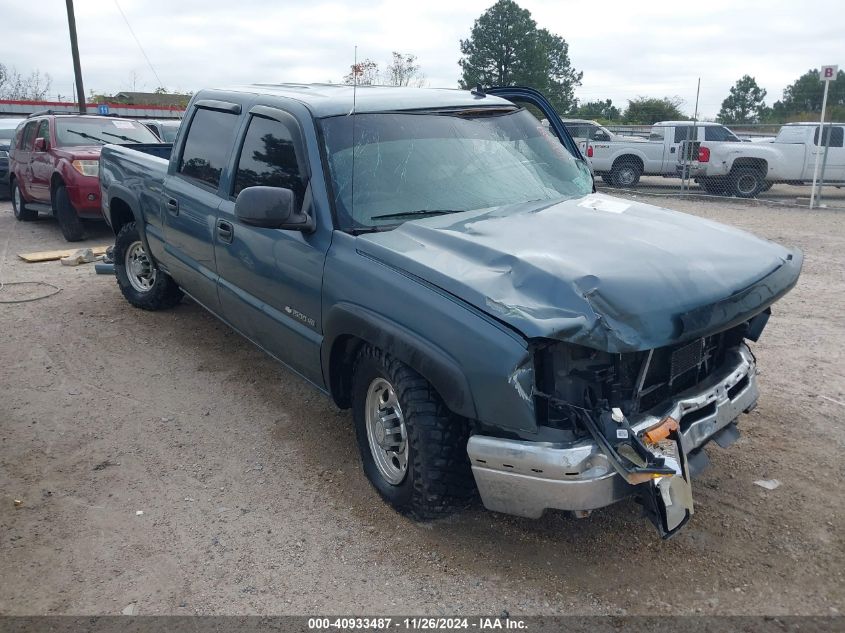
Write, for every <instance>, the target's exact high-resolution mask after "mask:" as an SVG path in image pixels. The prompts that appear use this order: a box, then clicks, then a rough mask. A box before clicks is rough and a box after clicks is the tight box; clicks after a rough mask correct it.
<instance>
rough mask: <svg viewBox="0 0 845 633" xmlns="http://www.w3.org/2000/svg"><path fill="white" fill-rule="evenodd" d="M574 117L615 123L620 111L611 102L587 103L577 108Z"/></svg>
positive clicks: (608, 100)
mask: <svg viewBox="0 0 845 633" xmlns="http://www.w3.org/2000/svg"><path fill="white" fill-rule="evenodd" d="M575 115H576V116H577V117H579V118H581V119H602V120H604V121H617V120H618V119H619V117H620V116H621V115H622V111H621V110H620V109H619V108H617V107H616V106H615V105H613V101H611V100H610V99H605V100H604V101H588V102H587V103H584V104H581V105H580V106H578V109H577V110H576V111H575Z"/></svg>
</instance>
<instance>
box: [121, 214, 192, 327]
mask: <svg viewBox="0 0 845 633" xmlns="http://www.w3.org/2000/svg"><path fill="white" fill-rule="evenodd" d="M114 275H115V277H116V278H117V285H118V286H119V287H120V291H121V292H122V293H123V296H124V297H125V298H126V300H127V301H128V302H129V303H131V304H132V305H133V306H135V307H136V308H141V309H143V310H164V309H166V308H172V307H173V306H175V305H176V304H177V303H179V301H180V300H181V299H182V291H181V290H180V289H179V286H177V285H176V282H175V281H173V279H171V278H170V276H169V275H167V274H166V273H164V272H163V271H161V270H159V268H158V266H157V265H156V263H155V262H154V261H153V260H152V259H151V258H150V256H149V255H148V254H147V251H146V250H145V248H144V243H143V242H142V241H141V236H140V234H139V233H138V228H137V226H136V225H135V223H134V222H130V223H129V224H126V225H125V226H124V227H123V228H122V229H120V232H119V233H118V234H117V238H116V239H115V241H114Z"/></svg>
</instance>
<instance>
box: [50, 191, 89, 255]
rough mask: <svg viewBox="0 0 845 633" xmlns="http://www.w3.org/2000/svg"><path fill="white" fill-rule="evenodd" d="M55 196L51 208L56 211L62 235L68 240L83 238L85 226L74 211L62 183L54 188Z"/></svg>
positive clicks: (76, 240) (74, 240)
mask: <svg viewBox="0 0 845 633" xmlns="http://www.w3.org/2000/svg"><path fill="white" fill-rule="evenodd" d="M55 196H56V198H55V200H54V201H53V210H54V211H55V212H56V220H57V221H58V222H59V228H60V229H61V231H62V235H64V236H65V239H66V240H67V241H68V242H78V241H80V240H84V239H85V227H84V226H83V225H82V220H81V219H80V218H79V215H78V214H77V213H76V209H75V208H74V207H73V204H71V202H70V196H68V195H67V189H65V186H64V185H59V186H58V187H57V188H56V193H55Z"/></svg>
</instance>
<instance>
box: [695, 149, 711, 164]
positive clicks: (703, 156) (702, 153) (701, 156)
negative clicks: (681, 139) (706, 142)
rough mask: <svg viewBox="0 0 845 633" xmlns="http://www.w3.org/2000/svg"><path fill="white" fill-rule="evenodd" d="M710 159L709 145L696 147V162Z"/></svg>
mask: <svg viewBox="0 0 845 633" xmlns="http://www.w3.org/2000/svg"><path fill="white" fill-rule="evenodd" d="M709 160H710V148H709V147H699V148H698V162H699V163H706V162H708V161H709Z"/></svg>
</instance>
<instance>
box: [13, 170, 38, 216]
mask: <svg viewBox="0 0 845 633" xmlns="http://www.w3.org/2000/svg"><path fill="white" fill-rule="evenodd" d="M12 209H13V210H14V212H15V219H16V220H17V221H18V222H32V221H33V220H37V219H38V211H36V210H35V209H29V208H27V206H26V200H24V199H23V194H22V193H21V188H20V187H19V186H18V182H17V181H16V180H13V181H12Z"/></svg>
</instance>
